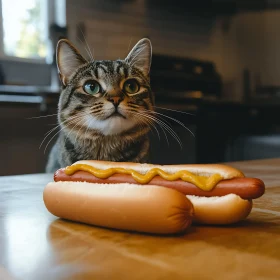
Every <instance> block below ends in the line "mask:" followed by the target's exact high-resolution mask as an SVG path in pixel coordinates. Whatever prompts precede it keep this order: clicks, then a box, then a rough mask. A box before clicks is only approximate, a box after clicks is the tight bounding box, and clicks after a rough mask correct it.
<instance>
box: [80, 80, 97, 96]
mask: <svg viewBox="0 0 280 280" xmlns="http://www.w3.org/2000/svg"><path fill="white" fill-rule="evenodd" d="M84 91H85V92H86V93H88V94H91V95H94V94H97V93H99V92H100V86H99V84H98V83H97V82H96V81H88V82H86V83H85V84H84Z"/></svg>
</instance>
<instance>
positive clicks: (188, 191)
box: [54, 160, 265, 224]
mask: <svg viewBox="0 0 280 280" xmlns="http://www.w3.org/2000/svg"><path fill="white" fill-rule="evenodd" d="M54 181H55V182H56V183H57V184H59V183H60V182H62V181H64V182H69V183H70V182H71V184H73V183H74V182H76V183H78V182H86V183H88V184H95V185H97V186H98V185H104V184H109V185H110V186H114V185H115V186H118V185H119V184H121V183H129V184H131V185H139V186H141V187H142V189H143V190H144V189H145V191H146V190H147V189H148V188H149V187H153V188H154V187H155V186H158V187H160V188H161V189H162V190H163V189H164V190H167V189H169V190H173V191H176V193H178V194H181V195H184V197H185V198H186V199H187V200H188V201H190V202H191V204H192V205H193V209H194V214H193V221H194V222H195V223H201V224H232V223H236V222H238V221H240V220H243V219H245V218H246V217H247V216H248V215H249V214H250V212H251V209H252V200H253V199H256V198H259V197H260V196H262V195H263V194H264V192H265V185H264V183H263V181H262V180H260V179H257V178H246V177H245V176H244V174H243V173H242V172H241V171H240V170H237V169H235V168H233V167H230V166H227V165H221V164H206V165H204V164H189V165H153V164H139V163H127V162H126V163H124V162H108V161H95V160H82V161H78V162H76V163H74V164H73V165H71V166H68V167H66V168H62V169H59V170H57V172H55V174H54ZM190 212H191V210H190ZM190 212H189V213H190ZM189 216H192V215H189Z"/></svg>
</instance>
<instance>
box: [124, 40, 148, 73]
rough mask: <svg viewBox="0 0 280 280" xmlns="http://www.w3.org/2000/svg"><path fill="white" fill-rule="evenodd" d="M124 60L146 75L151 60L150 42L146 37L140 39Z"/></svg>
mask: <svg viewBox="0 0 280 280" xmlns="http://www.w3.org/2000/svg"><path fill="white" fill-rule="evenodd" d="M125 61H126V62H127V63H128V64H130V65H133V66H134V67H137V68H139V69H140V70H141V71H142V72H143V73H144V74H145V75H146V76H148V75H149V73H150V68H151V62H152V44H151V41H150V40H149V39H147V38H143V39H141V40H140V41H139V42H138V43H137V44H136V45H135V46H134V47H133V49H132V50H131V51H130V53H129V54H128V56H127V57H126V59H125Z"/></svg>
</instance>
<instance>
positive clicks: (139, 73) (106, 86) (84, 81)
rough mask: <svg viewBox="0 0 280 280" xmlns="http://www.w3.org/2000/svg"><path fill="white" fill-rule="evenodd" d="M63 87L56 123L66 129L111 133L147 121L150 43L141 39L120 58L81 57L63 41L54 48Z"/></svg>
mask: <svg viewBox="0 0 280 280" xmlns="http://www.w3.org/2000/svg"><path fill="white" fill-rule="evenodd" d="M57 62H58V69H59V72H60V77H61V81H62V84H63V86H64V89H63V91H62V93H61V97H60V101H59V120H60V123H61V125H62V126H63V127H64V128H65V129H66V130H68V131H70V130H71V132H72V133H90V132H92V131H94V132H96V133H101V134H103V135H116V134H121V133H123V132H125V131H128V130H131V129H134V128H135V127H137V126H138V127H139V129H140V130H141V127H143V126H146V127H149V125H150V124H151V122H152V117H151V113H152V110H153V102H154V96H153V93H152V91H151V88H150V82H149V71H150V64H151V44H150V41H149V40H148V39H142V40H141V41H139V42H138V43H137V44H136V45H135V47H134V48H133V49H132V50H131V52H130V53H129V54H128V56H127V58H126V59H125V60H115V61H90V62H87V61H86V60H85V59H84V58H83V57H82V56H81V55H80V53H79V52H78V51H77V50H76V49H75V48H74V47H73V46H72V45H71V44H70V43H69V42H68V41H67V40H61V41H60V42H59V43H58V48H57Z"/></svg>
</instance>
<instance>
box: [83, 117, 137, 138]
mask: <svg viewBox="0 0 280 280" xmlns="http://www.w3.org/2000/svg"><path fill="white" fill-rule="evenodd" d="M85 124H86V125H87V127H88V128H91V129H94V130H98V131H100V132H101V133H102V134H104V135H106V136H107V135H117V134H120V133H122V132H124V131H126V130H129V129H131V128H132V127H134V126H135V125H136V124H135V122H133V121H132V120H129V119H125V118H123V117H122V116H112V117H110V118H108V119H105V120H98V119H95V118H94V117H92V116H86V120H85Z"/></svg>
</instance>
